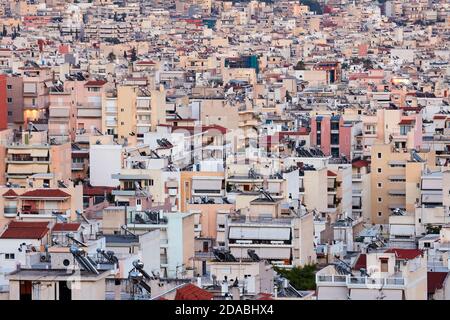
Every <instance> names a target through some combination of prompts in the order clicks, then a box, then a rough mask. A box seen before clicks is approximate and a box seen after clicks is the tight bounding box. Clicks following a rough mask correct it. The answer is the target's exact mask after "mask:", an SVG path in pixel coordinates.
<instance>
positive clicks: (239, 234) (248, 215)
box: [226, 196, 316, 267]
mask: <svg viewBox="0 0 450 320" xmlns="http://www.w3.org/2000/svg"><path fill="white" fill-rule="evenodd" d="M313 229H314V226H313V214H312V213H311V212H307V211H306V210H305V209H304V208H300V209H298V211H296V213H293V212H291V211H289V210H288V211H286V210H283V209H282V208H281V201H280V200H274V199H273V198H268V197H266V196H261V197H259V198H256V199H254V200H252V201H250V205H249V207H248V209H247V210H241V214H239V215H230V216H229V218H228V220H227V224H226V247H227V248H228V249H229V250H230V252H231V254H232V255H233V256H234V257H235V258H236V259H238V260H239V259H245V258H248V250H254V251H255V253H256V254H257V255H258V257H259V258H261V259H266V260H268V261H270V262H271V263H272V264H274V265H277V266H280V267H292V266H303V265H307V264H313V263H315V262H316V252H315V250H314V243H313V234H314V231H313Z"/></svg>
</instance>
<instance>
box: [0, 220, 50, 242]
mask: <svg viewBox="0 0 450 320" xmlns="http://www.w3.org/2000/svg"><path fill="white" fill-rule="evenodd" d="M48 230H49V229H48V222H23V221H11V222H10V223H9V225H8V228H7V229H6V230H5V232H3V234H2V235H1V236H0V238H1V239H42V238H43V237H44V236H45V235H46V234H47V232H48Z"/></svg>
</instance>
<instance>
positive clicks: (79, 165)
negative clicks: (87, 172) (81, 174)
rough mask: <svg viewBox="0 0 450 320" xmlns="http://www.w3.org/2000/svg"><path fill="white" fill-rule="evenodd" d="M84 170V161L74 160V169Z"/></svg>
mask: <svg viewBox="0 0 450 320" xmlns="http://www.w3.org/2000/svg"><path fill="white" fill-rule="evenodd" d="M82 170H84V163H83V162H81V163H80V162H75V163H74V162H72V171H82Z"/></svg>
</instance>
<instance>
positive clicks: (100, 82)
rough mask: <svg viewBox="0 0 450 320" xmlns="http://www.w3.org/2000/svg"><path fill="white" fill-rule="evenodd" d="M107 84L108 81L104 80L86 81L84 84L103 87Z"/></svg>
mask: <svg viewBox="0 0 450 320" xmlns="http://www.w3.org/2000/svg"><path fill="white" fill-rule="evenodd" d="M105 84H106V81H103V80H90V81H88V82H86V83H85V84H84V85H85V86H86V87H102V86H104V85H105Z"/></svg>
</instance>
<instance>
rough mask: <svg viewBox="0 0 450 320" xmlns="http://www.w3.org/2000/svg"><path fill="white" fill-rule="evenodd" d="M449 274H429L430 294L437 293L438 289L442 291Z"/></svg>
mask: <svg viewBox="0 0 450 320" xmlns="http://www.w3.org/2000/svg"><path fill="white" fill-rule="evenodd" d="M447 275H448V272H427V283H428V288H427V289H428V290H427V291H428V293H431V294H433V293H435V292H436V290H437V289H442V287H443V285H444V281H445V278H447Z"/></svg>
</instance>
